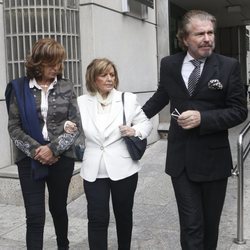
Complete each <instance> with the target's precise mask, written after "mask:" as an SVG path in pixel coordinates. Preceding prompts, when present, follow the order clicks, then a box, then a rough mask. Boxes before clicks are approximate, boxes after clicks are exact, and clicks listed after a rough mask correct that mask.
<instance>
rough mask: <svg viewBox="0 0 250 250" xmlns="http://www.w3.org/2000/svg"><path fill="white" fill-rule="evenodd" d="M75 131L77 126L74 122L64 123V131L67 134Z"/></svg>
mask: <svg viewBox="0 0 250 250" xmlns="http://www.w3.org/2000/svg"><path fill="white" fill-rule="evenodd" d="M76 130H77V126H76V124H75V123H74V122H71V121H66V122H65V124H64V131H65V132H66V133H69V134H73V133H74V132H75V131H76Z"/></svg>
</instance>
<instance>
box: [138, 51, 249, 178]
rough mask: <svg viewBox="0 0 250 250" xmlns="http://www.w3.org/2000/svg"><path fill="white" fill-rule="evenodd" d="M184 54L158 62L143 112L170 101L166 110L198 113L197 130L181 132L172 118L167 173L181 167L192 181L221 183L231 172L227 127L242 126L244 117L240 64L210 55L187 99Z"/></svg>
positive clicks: (150, 113) (149, 112) (153, 111)
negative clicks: (153, 88)
mask: <svg viewBox="0 0 250 250" xmlns="http://www.w3.org/2000/svg"><path fill="white" fill-rule="evenodd" d="M185 56H186V53H184V52H183V53H178V54H175V55H172V56H168V57H165V58H163V59H162V61H161V69H160V84H159V87H158V89H157V91H156V93H155V94H154V95H153V96H152V97H151V98H150V99H149V100H148V101H147V102H146V104H145V105H144V106H143V110H144V112H145V113H146V115H147V116H148V117H149V118H151V117H152V116H154V115H155V114H157V113H158V112H159V111H160V110H161V109H162V108H163V107H164V106H166V105H167V104H168V103H169V102H170V112H172V111H173V110H174V109H175V108H177V109H178V111H179V112H180V113H181V112H184V111H186V110H198V111H199V112H200V114H201V123H200V126H199V127H197V128H194V129H190V130H184V129H182V128H181V127H180V126H179V125H178V124H177V122H176V120H174V119H171V123H170V128H169V134H168V150H167V160H166V173H168V174H169V175H171V176H174V177H175V176H178V175H179V174H180V173H181V172H182V171H183V169H184V168H185V169H186V172H187V174H188V176H189V178H190V179H191V180H193V181H211V180H217V179H222V178H225V177H228V176H230V175H231V168H232V157H231V151H230V145H229V140H228V129H229V128H231V127H234V126H236V125H238V124H240V123H242V122H243V121H244V120H245V119H246V118H247V113H248V110H247V101H246V96H245V94H244V85H243V84H242V82H241V78H240V66H239V63H238V61H237V60H235V59H233V58H229V57H225V56H222V55H218V54H215V53H213V54H212V55H211V56H210V57H209V58H207V60H206V62H205V65H204V68H203V71H202V75H201V77H200V80H199V82H198V84H197V86H196V88H195V90H194V93H193V95H192V96H191V97H190V96H189V93H188V91H187V88H186V86H185V83H184V81H183V78H182V75H181V68H182V63H183V60H184V57H185ZM211 80H215V81H211ZM213 82H217V83H219V85H220V86H219V87H218V86H215V85H213Z"/></svg>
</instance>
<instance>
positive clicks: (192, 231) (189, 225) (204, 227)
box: [172, 171, 227, 250]
mask: <svg viewBox="0 0 250 250" xmlns="http://www.w3.org/2000/svg"><path fill="white" fill-rule="evenodd" d="M172 183H173V187H174V191H175V196H176V201H177V206H178V211H179V219H180V230H181V246H182V249H183V250H215V249H216V247H217V241H218V233H219V223H220V217H221V212H222V208H223V204H224V200H225V194H226V187H227V178H226V179H222V180H218V181H211V182H193V181H190V180H189V178H188V177H187V175H186V172H185V171H184V172H183V173H182V174H181V175H180V176H178V177H176V178H173V177H172Z"/></svg>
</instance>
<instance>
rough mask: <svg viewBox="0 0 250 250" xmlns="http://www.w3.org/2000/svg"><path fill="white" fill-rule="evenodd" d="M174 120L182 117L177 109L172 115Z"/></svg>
mask: <svg viewBox="0 0 250 250" xmlns="http://www.w3.org/2000/svg"><path fill="white" fill-rule="evenodd" d="M171 116H172V118H173V119H175V120H177V119H178V117H179V116H180V112H179V111H178V110H177V109H176V108H175V109H174V111H173V112H172V113H171Z"/></svg>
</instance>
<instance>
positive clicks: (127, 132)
mask: <svg viewBox="0 0 250 250" xmlns="http://www.w3.org/2000/svg"><path fill="white" fill-rule="evenodd" d="M119 128H120V132H121V136H122V137H124V136H134V135H135V129H134V128H131V127H130V126H127V125H121V126H119Z"/></svg>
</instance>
